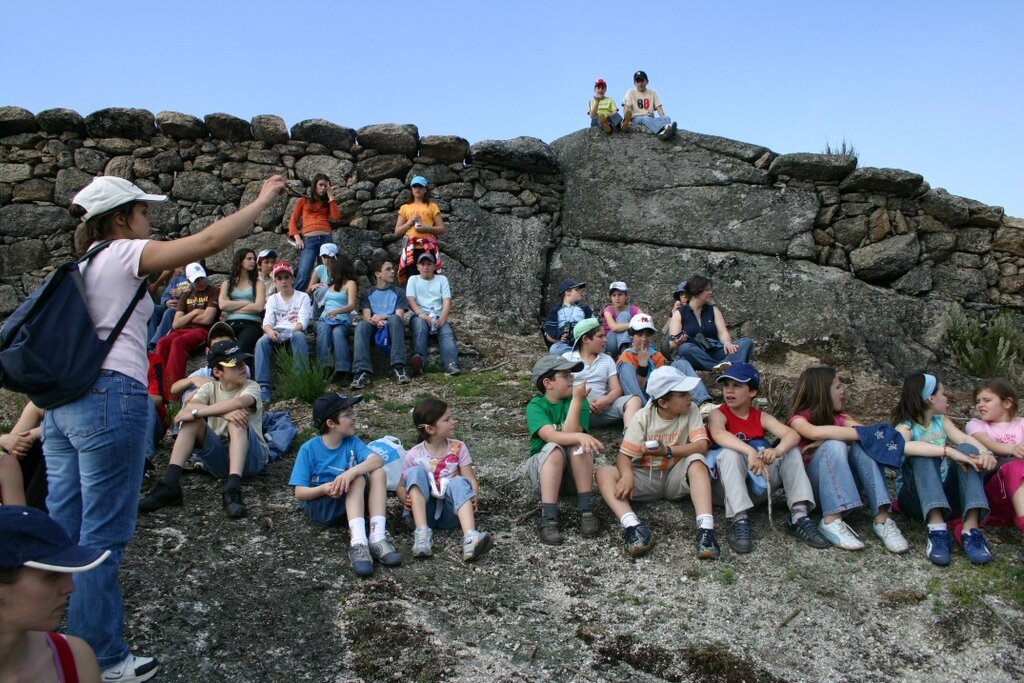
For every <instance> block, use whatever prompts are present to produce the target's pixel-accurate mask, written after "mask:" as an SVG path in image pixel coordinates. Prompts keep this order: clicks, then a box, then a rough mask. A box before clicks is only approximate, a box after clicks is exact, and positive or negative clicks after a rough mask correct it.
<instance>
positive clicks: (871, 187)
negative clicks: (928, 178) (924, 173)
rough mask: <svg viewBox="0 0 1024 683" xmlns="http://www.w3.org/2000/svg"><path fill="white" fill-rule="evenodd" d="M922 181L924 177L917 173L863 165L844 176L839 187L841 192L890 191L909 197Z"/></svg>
mask: <svg viewBox="0 0 1024 683" xmlns="http://www.w3.org/2000/svg"><path fill="white" fill-rule="evenodd" d="M923 183H924V178H923V177H921V175H920V174H918V173H911V172H910V171H903V170H900V169H898V168H873V167H871V166H864V167H862V168H858V169H856V170H855V171H853V173H851V174H850V175H848V176H846V179H845V180H843V182H841V183H839V189H840V190H842V191H843V192H890V193H892V194H894V195H896V196H898V197H910V196H912V195H913V194H914V193H915V192H917V191H918V190H919V189H921V186H922V184H923Z"/></svg>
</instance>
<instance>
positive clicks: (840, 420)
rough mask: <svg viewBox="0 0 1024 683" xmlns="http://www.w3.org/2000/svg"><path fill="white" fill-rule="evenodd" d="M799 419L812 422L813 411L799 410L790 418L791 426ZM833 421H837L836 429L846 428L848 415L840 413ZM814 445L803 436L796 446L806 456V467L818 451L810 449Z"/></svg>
mask: <svg viewBox="0 0 1024 683" xmlns="http://www.w3.org/2000/svg"><path fill="white" fill-rule="evenodd" d="M798 417H802V418H803V419H805V420H807V421H808V422H811V411H810V410H809V409H808V410H799V411H797V412H795V413H793V417H791V418H789V426H791V427H792V426H793V420H795V419H796V418H798ZM833 419H834V420H835V422H834V424H835V426H836V427H845V426H846V414H845V413H838V414H837V415H836V416H835V417H834V418H833ZM812 424H813V423H812ZM812 443H814V442H813V441H811V440H810V439H805V438H803V437H802V436H801V437H800V443H798V444H797V446H796V447H797V448H799V449H800V453H801V454H802V455H803V456H804V465H807V464H808V463H810V461H811V460H812V459H813V458H814V451H815V450H817V449H810V448H809V446H810V445H811V444H812Z"/></svg>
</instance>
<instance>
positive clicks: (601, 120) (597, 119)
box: [587, 78, 622, 135]
mask: <svg viewBox="0 0 1024 683" xmlns="http://www.w3.org/2000/svg"><path fill="white" fill-rule="evenodd" d="M606 92H608V84H607V83H606V82H605V80H604V79H603V78H599V79H597V82H596V83H594V99H592V100H590V104H588V105H587V114H589V115H590V127H591V128H596V127H597V126H601V130H603V131H604V132H605V133H607V134H608V135H611V133H612V131H613V130H615V129H616V128H618V127H619V125H620V124H621V123H622V114H620V113H619V107H618V105H617V104H615V100H614V99H613V98H611V97H605V93H606Z"/></svg>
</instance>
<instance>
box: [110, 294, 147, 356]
mask: <svg viewBox="0 0 1024 683" xmlns="http://www.w3.org/2000/svg"><path fill="white" fill-rule="evenodd" d="M145 293H146V280H145V279H143V280H142V283H141V284H139V288H138V290H136V292H135V297H134V298H133V299H132V302H131V303H130V304H128V308H127V309H125V312H124V313H123V314H121V319H120V320H118V321H117V325H114V329H113V330H111V331H110V336H108V337H107V339H106V344H107V348H108V349H109V348H110V347H111V346H113V345H114V341H115V340H116V339H117V335H119V334H121V330H123V329H124V326H125V325H127V324H128V318H130V317H131V316H132V313H134V312H135V307H136V306H138V305H139V301H141V300H142V296H143V294H145Z"/></svg>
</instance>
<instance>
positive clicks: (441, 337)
mask: <svg viewBox="0 0 1024 683" xmlns="http://www.w3.org/2000/svg"><path fill="white" fill-rule="evenodd" d="M409 324H410V325H411V327H412V355H414V356H419V357H420V358H422V359H423V361H424V364H425V363H426V360H427V343H428V341H429V340H430V334H431V332H430V325H429V324H428V323H427V321H426V320H424V319H423V318H420V317H419V316H413V317H412V319H411V320H410V321H409ZM436 334H437V345H438V346H439V347H440V350H441V365H443V366H444V367H445V368H447V367H448V366H449V365H453V364H458V362H459V345H458V344H456V343H455V332H454V331H453V330H452V325H451V323H449V322H448V321H447V320H446V321H445V323H444V325H442V326H441V327H439V328H437V333H436Z"/></svg>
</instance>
